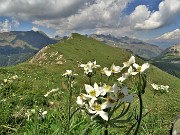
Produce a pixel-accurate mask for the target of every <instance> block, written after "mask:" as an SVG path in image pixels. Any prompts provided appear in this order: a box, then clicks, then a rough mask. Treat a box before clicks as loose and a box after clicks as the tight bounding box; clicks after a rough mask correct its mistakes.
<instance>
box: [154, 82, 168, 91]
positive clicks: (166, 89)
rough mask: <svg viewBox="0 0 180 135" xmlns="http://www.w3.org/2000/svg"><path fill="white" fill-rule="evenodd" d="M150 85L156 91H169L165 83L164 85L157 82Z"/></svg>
mask: <svg viewBox="0 0 180 135" xmlns="http://www.w3.org/2000/svg"><path fill="white" fill-rule="evenodd" d="M151 86H152V87H153V89H154V90H156V91H159V92H161V93H164V92H165V93H166V92H169V90H168V89H169V86H168V85H166V86H164V85H158V84H154V83H153V84H151Z"/></svg>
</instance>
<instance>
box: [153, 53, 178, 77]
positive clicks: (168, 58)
mask: <svg viewBox="0 0 180 135" xmlns="http://www.w3.org/2000/svg"><path fill="white" fill-rule="evenodd" d="M152 64H153V65H155V66H157V67H159V68H160V69H162V70H164V71H166V72H168V73H169V74H171V75H174V76H176V77H178V78H180V55H178V54H177V55H175V54H166V55H163V56H161V57H157V58H155V59H153V60H152Z"/></svg>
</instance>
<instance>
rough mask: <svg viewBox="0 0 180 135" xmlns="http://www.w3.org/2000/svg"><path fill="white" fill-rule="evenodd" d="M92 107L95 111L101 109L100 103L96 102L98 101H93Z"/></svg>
mask: <svg viewBox="0 0 180 135" xmlns="http://www.w3.org/2000/svg"><path fill="white" fill-rule="evenodd" d="M93 108H94V110H96V111H101V110H102V109H101V105H100V104H98V103H95V104H94V106H93Z"/></svg>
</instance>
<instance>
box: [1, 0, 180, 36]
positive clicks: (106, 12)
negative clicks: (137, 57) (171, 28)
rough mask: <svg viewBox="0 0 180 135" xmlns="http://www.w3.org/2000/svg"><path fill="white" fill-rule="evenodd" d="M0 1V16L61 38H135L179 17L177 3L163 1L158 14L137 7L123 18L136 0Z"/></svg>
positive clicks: (168, 0)
mask: <svg viewBox="0 0 180 135" xmlns="http://www.w3.org/2000/svg"><path fill="white" fill-rule="evenodd" d="M0 1H1V4H0V16H14V17H16V18H17V19H18V20H21V19H22V20H31V21H32V23H33V24H34V25H35V26H44V27H46V28H50V29H53V30H55V31H56V34H60V35H61V34H67V33H71V32H80V31H81V32H85V31H95V32H96V33H99V34H101V33H103V34H109V33H110V34H114V35H119V36H122V35H127V34H132V35H131V36H136V35H133V34H136V33H138V32H137V30H144V29H156V28H159V27H163V26H166V25H170V24H173V23H176V22H177V21H178V18H180V0H164V1H162V2H161V3H160V4H159V9H158V11H150V10H149V8H148V7H147V6H146V5H139V6H137V7H136V8H135V10H134V11H133V12H132V13H131V14H130V15H125V14H124V13H123V11H124V9H125V8H126V7H127V5H128V3H130V2H131V1H135V0H14V1H13V2H12V0H0ZM7 24H8V23H7V22H6V25H7ZM14 24H15V23H14ZM17 25H18V22H17ZM8 26H9V29H8ZM8 26H7V27H5V26H3V27H4V28H6V30H7V29H8V30H10V29H11V28H10V26H11V27H12V25H8ZM56 34H55V35H56Z"/></svg>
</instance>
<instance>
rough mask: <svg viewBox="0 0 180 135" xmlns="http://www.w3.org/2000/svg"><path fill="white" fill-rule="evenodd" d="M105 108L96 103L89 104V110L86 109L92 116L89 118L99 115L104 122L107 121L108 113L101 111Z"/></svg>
mask: <svg viewBox="0 0 180 135" xmlns="http://www.w3.org/2000/svg"><path fill="white" fill-rule="evenodd" d="M106 108H107V106H105V105H103V106H102V105H101V104H98V103H96V102H94V103H90V108H89V109H88V111H89V113H91V114H94V116H92V117H91V118H95V117H96V116H97V115H99V116H100V117H101V118H103V119H104V120H106V121H108V113H107V112H105V111H103V109H106Z"/></svg>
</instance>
